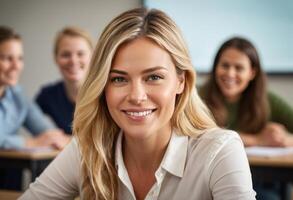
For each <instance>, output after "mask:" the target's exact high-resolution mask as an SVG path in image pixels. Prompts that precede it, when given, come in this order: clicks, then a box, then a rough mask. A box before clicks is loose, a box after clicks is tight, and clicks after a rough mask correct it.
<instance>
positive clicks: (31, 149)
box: [16, 147, 54, 152]
mask: <svg viewBox="0 0 293 200" xmlns="http://www.w3.org/2000/svg"><path fill="white" fill-rule="evenodd" d="M16 150H17V151H25V152H50V151H53V150H54V148H53V147H29V148H28V147H25V148H20V149H16Z"/></svg>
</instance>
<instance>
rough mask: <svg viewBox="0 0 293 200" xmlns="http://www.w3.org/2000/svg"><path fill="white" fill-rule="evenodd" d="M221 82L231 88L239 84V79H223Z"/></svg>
mask: <svg viewBox="0 0 293 200" xmlns="http://www.w3.org/2000/svg"><path fill="white" fill-rule="evenodd" d="M221 82H222V84H223V85H224V86H225V87H228V88H231V87H234V86H235V85H237V81H236V80H235V79H222V80H221Z"/></svg>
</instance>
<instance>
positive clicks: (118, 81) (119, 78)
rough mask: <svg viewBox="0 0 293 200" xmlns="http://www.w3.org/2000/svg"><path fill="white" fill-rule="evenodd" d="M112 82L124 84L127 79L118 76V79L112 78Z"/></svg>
mask: <svg viewBox="0 0 293 200" xmlns="http://www.w3.org/2000/svg"><path fill="white" fill-rule="evenodd" d="M111 82H112V83H122V82H126V79H125V78H123V77H120V76H117V77H113V78H111Z"/></svg>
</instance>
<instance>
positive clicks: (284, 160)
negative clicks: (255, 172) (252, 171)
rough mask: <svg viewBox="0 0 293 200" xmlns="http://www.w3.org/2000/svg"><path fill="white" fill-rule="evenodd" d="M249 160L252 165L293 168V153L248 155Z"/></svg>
mask: <svg viewBox="0 0 293 200" xmlns="http://www.w3.org/2000/svg"><path fill="white" fill-rule="evenodd" d="M248 161H249V164H250V165H251V166H268V167H292V168H293V154H290V155H284V156H272V157H260V156H248Z"/></svg>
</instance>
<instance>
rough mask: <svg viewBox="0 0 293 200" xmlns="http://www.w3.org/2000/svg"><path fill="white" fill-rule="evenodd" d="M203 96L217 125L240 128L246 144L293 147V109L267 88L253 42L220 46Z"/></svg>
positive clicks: (239, 40)
mask: <svg viewBox="0 0 293 200" xmlns="http://www.w3.org/2000/svg"><path fill="white" fill-rule="evenodd" d="M201 96H202V97H203V99H204V100H205V102H206V103H207V105H208V107H209V108H210V109H211V111H212V113H213V114H214V117H215V119H216V121H217V123H218V125H220V126H222V127H226V128H229V129H233V130H236V131H238V133H239V134H240V137H241V138H242V140H243V142H244V144H245V145H246V146H255V145H258V146H293V137H292V134H289V133H292V132H293V109H292V108H291V107H290V106H289V105H288V104H287V103H286V102H285V101H284V100H282V99H281V98H280V97H278V96H277V95H275V94H273V93H272V92H269V91H267V89H266V77H265V74H264V72H263V71H262V67H261V63H260V59H259V56H258V53H257V50H256V48H255V47H254V46H253V44H252V43H251V42H250V41H248V40H246V39H244V38H239V37H234V38H231V39H229V40H228V41H226V42H225V43H224V44H223V45H222V46H221V47H220V49H219V50H218V52H217V54H216V57H215V60H214V64H213V69H212V73H211V76H210V78H209V80H208V81H207V83H206V84H205V85H204V87H202V88H201ZM266 199H267V198H266ZM270 199H271V198H270Z"/></svg>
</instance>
